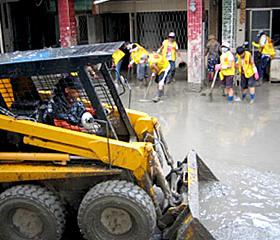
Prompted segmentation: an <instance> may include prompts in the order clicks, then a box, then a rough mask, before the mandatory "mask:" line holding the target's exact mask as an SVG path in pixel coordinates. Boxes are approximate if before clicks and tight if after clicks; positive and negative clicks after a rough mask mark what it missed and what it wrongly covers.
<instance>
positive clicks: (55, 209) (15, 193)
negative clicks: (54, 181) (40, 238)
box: [0, 185, 65, 240]
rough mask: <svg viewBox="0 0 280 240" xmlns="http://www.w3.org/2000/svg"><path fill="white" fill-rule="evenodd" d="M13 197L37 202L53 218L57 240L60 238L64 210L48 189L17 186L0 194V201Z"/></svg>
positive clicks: (55, 196)
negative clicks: (55, 224)
mask: <svg viewBox="0 0 280 240" xmlns="http://www.w3.org/2000/svg"><path fill="white" fill-rule="evenodd" d="M13 197H22V198H24V199H30V200H33V201H37V202H39V203H40V204H41V205H42V206H44V207H46V208H47V209H48V211H49V212H50V213H51V214H52V215H53V216H54V217H55V219H56V223H57V233H56V235H57V238H56V239H57V240H59V239H60V238H61V236H62V233H63V231H64V227H65V208H64V206H63V204H62V203H61V201H60V199H59V198H58V196H57V195H56V194H54V193H53V192H52V191H49V190H48V189H46V188H44V187H41V186H37V185H19V186H15V187H12V188H9V189H7V190H6V191H5V192H3V193H2V194H0V203H1V201H4V200H7V199H9V198H13Z"/></svg>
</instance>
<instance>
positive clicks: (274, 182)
mask: <svg viewBox="0 0 280 240" xmlns="http://www.w3.org/2000/svg"><path fill="white" fill-rule="evenodd" d="M227 179H228V182H227V185H225V184H222V183H220V182H217V183H214V184H213V183H210V184H209V183H207V184H204V185H202V186H201V193H200V200H201V203H200V204H201V206H200V207H201V213H200V214H201V220H202V222H203V223H205V225H206V226H207V227H208V229H209V230H210V231H211V233H212V234H213V235H214V236H215V237H216V239H218V240H227V239H240V240H243V239H246V240H264V239H266V240H276V239H277V240H278V239H280V186H279V182H280V177H279V175H276V174H272V173H269V172H267V173H262V172H258V171H256V170H254V169H245V170H242V171H233V172H231V173H229V174H228V178H227Z"/></svg>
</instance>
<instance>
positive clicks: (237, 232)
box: [132, 81, 280, 240]
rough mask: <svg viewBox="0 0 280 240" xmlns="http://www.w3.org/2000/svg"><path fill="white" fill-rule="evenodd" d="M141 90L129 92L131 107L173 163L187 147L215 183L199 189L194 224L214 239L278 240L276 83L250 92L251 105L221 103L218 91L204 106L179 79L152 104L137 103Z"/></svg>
mask: <svg viewBox="0 0 280 240" xmlns="http://www.w3.org/2000/svg"><path fill="white" fill-rule="evenodd" d="M143 91H144V90H143V89H141V88H140V87H136V88H135V87H134V91H133V102H132V108H134V109H137V110H140V111H145V112H148V113H149V114H151V115H153V116H156V117H157V118H159V120H160V122H161V125H162V128H163V132H164V135H165V137H166V140H167V142H168V145H169V148H170V151H171V153H172V155H173V156H174V158H175V159H178V160H182V159H183V158H184V157H185V156H186V154H187V152H188V151H189V150H191V149H194V150H196V151H197V152H198V154H199V155H200V156H201V158H202V159H203V160H204V162H205V163H206V164H207V165H208V166H209V167H210V169H211V170H212V171H213V173H214V174H215V175H216V176H217V177H218V179H219V180H220V182H217V183H214V184H213V183H211V184H202V185H201V188H200V204H201V205H200V215H201V220H202V222H203V223H204V224H205V225H206V227H207V228H208V229H209V230H210V231H211V233H212V234H213V235H214V236H215V237H216V239H219V240H227V239H240V240H241V239H246V240H263V239H269V240H272V239H273V240H276V239H280V164H279V159H280V147H279V140H280V126H279V123H280V121H279V119H280V108H279V102H280V95H279V91H280V84H272V85H271V84H269V83H266V84H265V85H263V86H261V87H260V88H257V100H256V102H255V104H254V105H249V104H248V103H247V102H246V103H245V102H235V103H233V104H228V103H227V102H226V99H224V98H223V97H222V96H221V91H220V89H216V90H215V91H214V95H213V98H214V100H213V102H212V103H210V102H209V100H208V97H207V96H201V94H198V93H187V92H186V84H185V81H177V82H176V83H175V84H171V85H168V89H167V91H166V95H167V96H166V97H165V99H164V100H163V101H161V102H159V103H153V102H148V101H146V102H143V101H139V100H140V99H142V98H143ZM154 93H155V84H154V85H153V86H152V88H151V90H150V92H149V94H148V96H149V97H148V98H150V99H151V98H152V97H153V94H154Z"/></svg>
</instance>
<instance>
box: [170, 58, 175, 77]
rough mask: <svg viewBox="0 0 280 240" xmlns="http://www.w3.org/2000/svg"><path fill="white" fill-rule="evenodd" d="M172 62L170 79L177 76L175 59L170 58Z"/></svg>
mask: <svg viewBox="0 0 280 240" xmlns="http://www.w3.org/2000/svg"><path fill="white" fill-rule="evenodd" d="M169 63H170V72H169V79H172V78H174V77H175V61H172V60H169Z"/></svg>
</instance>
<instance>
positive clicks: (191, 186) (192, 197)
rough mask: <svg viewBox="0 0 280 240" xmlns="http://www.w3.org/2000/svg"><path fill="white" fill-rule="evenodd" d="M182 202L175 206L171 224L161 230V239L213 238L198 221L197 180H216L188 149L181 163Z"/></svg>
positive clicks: (188, 239)
mask: <svg viewBox="0 0 280 240" xmlns="http://www.w3.org/2000/svg"><path fill="white" fill-rule="evenodd" d="M181 167H182V175H181V176H182V183H183V185H184V186H185V187H184V188H183V189H184V190H183V191H182V192H181V194H182V197H183V199H184V200H183V202H182V203H181V204H180V205H179V206H177V208H176V211H175V212H176V214H175V215H176V217H175V218H174V222H173V223H172V225H171V226H168V227H167V228H165V229H164V231H163V239H171V240H214V239H215V238H214V237H213V236H212V235H211V233H210V232H209V231H208V230H207V229H206V227H205V226H203V224H202V223H201V222H200V221H199V188H198V182H199V181H218V179H217V178H216V177H215V175H214V174H213V173H212V172H211V170H210V169H209V168H208V167H207V166H206V165H205V164H204V162H203V161H202V160H201V158H199V157H198V155H197V154H196V152H195V151H193V150H192V151H190V152H189V153H188V155H187V157H186V158H185V160H184V161H183V162H182V163H181Z"/></svg>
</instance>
